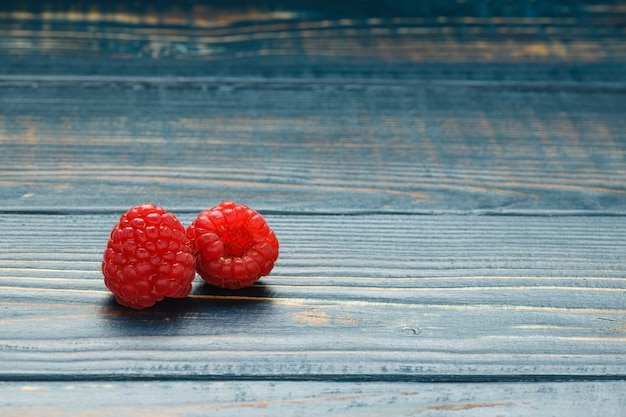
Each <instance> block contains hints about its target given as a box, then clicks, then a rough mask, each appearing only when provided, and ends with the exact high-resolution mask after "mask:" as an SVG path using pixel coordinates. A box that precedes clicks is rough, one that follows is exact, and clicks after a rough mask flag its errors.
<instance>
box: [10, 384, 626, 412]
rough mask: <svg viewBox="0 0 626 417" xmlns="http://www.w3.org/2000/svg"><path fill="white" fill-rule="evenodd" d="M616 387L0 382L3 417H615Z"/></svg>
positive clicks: (620, 404)
mask: <svg viewBox="0 0 626 417" xmlns="http://www.w3.org/2000/svg"><path fill="white" fill-rule="evenodd" d="M625 388H626V383H624V382H623V381H619V382H562V383H540V384H527V383H516V384H510V383H503V384H498V385H495V384H492V385H487V386H486V385H485V384H419V385H416V384H410V383H332V382H330V383H329V382H294V381H289V382H280V381H277V382H258V381H256V382H255V381H238V382H157V383H155V382H150V383H146V382H120V381H110V382H83V383H80V382H79V383H75V382H58V383H41V382H34V383H22V382H16V383H0V392H2V393H3V394H5V397H4V398H3V399H0V405H2V406H3V407H2V412H3V416H4V417H23V416H30V417H39V416H41V417H49V416H51V415H52V416H54V415H63V416H66V417H78V416H85V415H89V416H94V417H104V416H113V415H114V416H118V417H134V416H137V415H150V416H154V417H161V416H167V417H191V416H198V415H203V414H204V415H206V414H211V415H214V416H224V415H228V416H234V415H237V416H241V417H245V416H255V417H258V416H276V415H324V416H363V415H368V416H388V415H389V413H390V410H393V415H394V416H416V415H419V416H426V417H432V416H441V415H454V416H460V417H469V416H474V417H476V416H485V415H506V416H537V415H542V416H557V415H561V413H563V412H564V411H566V412H567V413H568V415H570V416H576V417H588V416H589V412H590V410H593V413H594V414H593V415H598V416H599V415H601V416H606V417H618V416H621V415H623V411H624V410H626V401H625V400H624V396H621V395H615V393H617V392H620V391H622V392H623V390H624V389H625Z"/></svg>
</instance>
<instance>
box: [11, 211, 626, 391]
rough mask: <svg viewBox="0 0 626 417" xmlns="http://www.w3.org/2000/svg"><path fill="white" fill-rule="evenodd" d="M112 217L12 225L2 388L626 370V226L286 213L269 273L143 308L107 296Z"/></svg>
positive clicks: (32, 218)
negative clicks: (104, 272)
mask: <svg viewBox="0 0 626 417" xmlns="http://www.w3.org/2000/svg"><path fill="white" fill-rule="evenodd" d="M189 217H190V216H189V215H187V214H185V213H183V214H182V215H181V218H182V219H183V220H184V221H186V222H188V220H189ZM114 221H115V218H114V216H112V215H111V216H105V215H91V216H89V215H71V216H50V215H42V216H37V215H10V216H7V215H5V216H2V221H0V227H1V228H2V230H1V233H2V235H3V236H4V240H3V242H2V243H0V245H1V250H0V253H2V254H3V255H2V259H1V260H0V284H1V285H0V297H1V298H2V302H0V305H1V306H2V311H3V315H2V320H1V321H0V334H2V340H0V347H1V348H0V377H1V378H2V379H3V380H7V379H8V380H12V379H20V380H24V379H31V380H48V379H59V378H60V379H68V380H74V379H78V380H80V379H83V378H92V379H94V378H95V379H103V378H105V379H106V378H115V379H117V378H131V379H133V378H140V379H143V378H149V379H150V378H157V379H159V378H178V379H185V378H205V379H215V378H217V379H228V378H236V379H237V378H280V379H285V378H287V379H289V378H292V379H296V380H300V379H305V380H306V379H316V378H328V379H331V380H346V379H347V380H361V381H367V380H408V381H431V380H435V381H476V380H503V381H506V380H525V379H535V378H538V377H542V378H545V379H546V380H550V379H560V378H574V379H576V378H585V379H588V378H605V377H611V378H618V379H622V378H624V377H626V362H625V361H626V355H624V345H625V344H626V337H624V331H625V330H624V325H625V317H626V298H625V297H624V275H625V272H626V269H625V268H624V265H625V264H626V263H625V262H624V261H625V257H626V252H625V251H624V248H623V245H622V237H623V236H624V233H625V232H626V223H624V222H623V221H622V218H606V217H596V218H589V217H582V218H581V217H554V218H546V217H506V216H505V217H476V216H434V217H433V216H398V215H396V216H337V217H334V216H302V215H301V216H280V215H271V216H268V221H269V222H270V224H271V225H272V227H273V228H274V229H275V230H276V232H277V235H278V236H279V238H280V240H281V244H282V246H281V257H280V258H279V262H278V264H277V267H276V268H275V269H274V271H273V273H272V274H271V276H269V277H266V278H264V279H263V280H261V281H260V282H259V283H258V284H257V285H255V286H253V287H251V288H249V289H247V290H244V291H235V292H226V291H218V290H216V289H214V288H212V287H209V286H207V285H203V284H200V282H197V283H196V285H195V288H194V291H193V293H192V296H191V297H190V298H189V299H186V300H176V301H167V302H163V303H161V304H159V305H157V306H156V307H155V308H153V309H149V310H145V311H131V310H128V309H125V308H121V307H119V306H118V305H117V304H116V303H115V302H114V301H113V300H112V297H111V295H110V294H109V293H108V292H107V291H106V289H105V288H104V285H103V282H102V277H101V274H100V272H99V262H100V257H101V252H102V248H103V247H104V245H105V242H106V238H107V235H108V232H109V227H110V226H112V224H113V223H114ZM39 236H45V240H42V239H41V238H39Z"/></svg>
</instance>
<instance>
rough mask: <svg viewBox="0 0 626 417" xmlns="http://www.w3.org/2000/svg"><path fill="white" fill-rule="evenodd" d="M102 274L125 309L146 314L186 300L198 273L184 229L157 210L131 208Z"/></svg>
mask: <svg viewBox="0 0 626 417" xmlns="http://www.w3.org/2000/svg"><path fill="white" fill-rule="evenodd" d="M102 273H103V274H104V284H105V285H106V286H107V288H108V289H109V290H111V292H113V294H114V295H115V299H116V300H117V302H118V303H120V304H122V305H124V306H126V307H131V308H136V309H142V308H147V307H150V306H152V305H154V304H155V303H156V302H157V301H161V300H162V299H163V298H165V297H172V298H183V297H186V296H187V295H188V294H189V292H190V291H191V281H193V279H194V277H195V275H196V272H195V269H194V258H193V253H192V251H191V244H190V242H189V239H187V236H186V235H185V227H184V226H183V225H182V223H181V222H180V221H178V219H177V218H176V217H175V216H174V215H173V214H172V213H168V212H167V211H166V210H165V209H163V208H161V207H158V206H155V205H154V204H150V203H146V204H142V205H139V206H135V207H132V208H131V209H130V210H128V211H127V212H126V213H124V214H123V215H122V216H121V217H120V221H119V223H118V224H116V225H115V227H114V228H113V230H112V231H111V236H110V238H109V242H108V244H107V248H106V250H105V251H104V260H103V261H102Z"/></svg>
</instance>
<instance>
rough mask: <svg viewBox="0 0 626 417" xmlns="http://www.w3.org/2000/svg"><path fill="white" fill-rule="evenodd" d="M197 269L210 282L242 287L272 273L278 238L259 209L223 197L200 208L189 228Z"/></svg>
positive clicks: (222, 286)
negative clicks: (204, 208)
mask: <svg viewBox="0 0 626 417" xmlns="http://www.w3.org/2000/svg"><path fill="white" fill-rule="evenodd" d="M187 236H188V237H189V239H190V240H191V244H192V247H193V251H194V255H195V257H196V270H197V271H198V274H200V276H201V277H202V279H204V280H205V281H206V282H208V283H209V284H212V285H215V286H217V287H221V288H230V289H236V288H242V287H247V286H249V285H251V284H252V283H253V282H254V281H256V280H258V279H259V278H261V277H262V276H264V275H267V274H269V273H270V271H271V270H272V268H273V267H274V262H276V259H277V258H278V239H276V235H275V234H274V232H273V231H272V229H270V227H269V226H268V224H267V222H266V221H265V219H264V218H263V217H262V216H261V215H260V214H259V213H257V212H256V211H254V210H252V209H251V208H249V207H246V206H244V205H240V204H235V203H233V202H232V201H223V202H222V203H221V204H220V205H218V206H216V207H213V208H212V209H210V210H205V211H203V212H201V213H200V214H199V215H198V217H197V218H196V219H195V220H194V221H193V223H191V225H190V226H189V227H188V228H187Z"/></svg>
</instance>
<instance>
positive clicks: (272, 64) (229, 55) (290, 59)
mask: <svg viewBox="0 0 626 417" xmlns="http://www.w3.org/2000/svg"><path fill="white" fill-rule="evenodd" d="M3 3H6V4H4V6H2V7H1V8H0V62H2V65H0V73H2V74H68V73H70V74H82V75H95V74H100V75H103V74H119V75H129V74H132V75H177V76H198V75H205V76H206V75H217V76H233V75H236V76H270V77H285V76H289V77H294V76H295V77H306V78H310V77H327V76H333V77H342V78H350V79H353V78H355V77H356V78H372V77H374V78H380V77H384V78H420V79H440V78H444V79H483V80H485V79H486V80H510V79H518V80H546V79H550V80H576V81H581V80H584V81H594V80H595V81H615V80H620V81H622V82H623V81H626V76H625V74H626V70H625V69H626V47H625V42H624V39H625V35H626V31H625V22H626V20H625V16H626V9H625V8H624V5H623V2H620V1H610V0H604V1H601V2H598V1H589V0H587V1H578V2H576V3H575V4H572V3H571V2H561V1H560V2H554V1H549V0H540V1H534V2H530V3H527V4H525V5H524V6H521V5H515V4H512V3H511V2H508V3H506V4H501V2H464V3H459V2H457V1H454V0H444V1H440V0H439V1H437V0H429V1H420V2H398V1H387V2H372V4H369V3H365V2H362V1H350V2H341V3H340V4H338V3H337V2H332V1H321V2H311V1H295V2H293V1H291V2H285V1H259V2H249V1H235V2H229V3H228V4H225V3H223V2H219V3H220V4H216V3H211V2H208V3H207V4H196V2H177V4H172V3H171V2H156V3H154V2H151V3H150V4H145V3H144V2H135V3H128V2H114V3H111V2H92V3H91V4H87V5H85V4H83V5H81V4H68V3H65V4H63V3H61V4H55V3H43V4H42V3H40V2H26V3H24V2H3Z"/></svg>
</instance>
